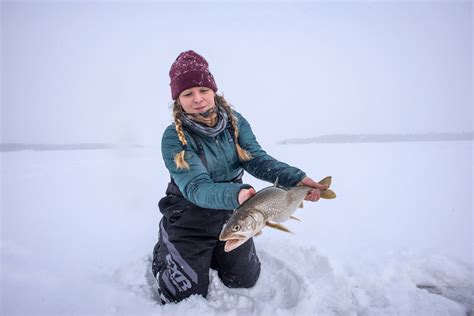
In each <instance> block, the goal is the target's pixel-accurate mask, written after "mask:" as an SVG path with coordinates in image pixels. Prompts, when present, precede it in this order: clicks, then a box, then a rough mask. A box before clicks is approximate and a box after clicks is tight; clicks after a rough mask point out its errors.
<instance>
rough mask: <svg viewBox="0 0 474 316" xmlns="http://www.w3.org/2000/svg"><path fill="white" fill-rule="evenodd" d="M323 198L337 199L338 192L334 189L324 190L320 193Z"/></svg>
mask: <svg viewBox="0 0 474 316" xmlns="http://www.w3.org/2000/svg"><path fill="white" fill-rule="evenodd" d="M320 196H321V198H323V199H335V198H336V193H335V192H334V191H333V190H329V189H328V190H323V191H321V194H320Z"/></svg>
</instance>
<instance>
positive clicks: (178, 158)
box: [173, 100, 189, 170]
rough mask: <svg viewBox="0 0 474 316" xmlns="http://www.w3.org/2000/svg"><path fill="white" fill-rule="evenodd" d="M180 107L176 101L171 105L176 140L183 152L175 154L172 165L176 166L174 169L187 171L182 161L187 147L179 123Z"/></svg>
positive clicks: (187, 166)
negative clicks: (178, 141)
mask: <svg viewBox="0 0 474 316" xmlns="http://www.w3.org/2000/svg"><path fill="white" fill-rule="evenodd" d="M181 113H182V112H181V105H179V103H178V100H176V101H174V104H173V118H174V125H175V129H176V133H177V134H178V138H179V140H180V141H181V144H182V145H183V150H181V151H180V152H179V153H177V154H176V155H175V156H174V163H175V164H176V167H177V168H178V169H187V170H189V164H188V163H187V162H186V160H185V159H184V153H185V149H186V146H187V145H188V141H187V140H186V137H185V136H184V132H183V124H182V123H181V119H180V117H181Z"/></svg>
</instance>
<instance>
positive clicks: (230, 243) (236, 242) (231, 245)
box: [224, 238, 249, 252]
mask: <svg viewBox="0 0 474 316" xmlns="http://www.w3.org/2000/svg"><path fill="white" fill-rule="evenodd" d="M248 239H249V238H238V239H237V238H232V239H227V241H226V242H225V245H224V251H225V252H229V251H232V250H234V249H235V248H237V247H239V246H240V245H242V244H243V243H245V242H246V241H247V240H248Z"/></svg>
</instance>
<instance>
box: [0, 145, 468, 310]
mask: <svg viewBox="0 0 474 316" xmlns="http://www.w3.org/2000/svg"><path fill="white" fill-rule="evenodd" d="M264 147H265V148H266V150H267V151H268V152H269V153H270V154H272V155H274V156H275V157H276V158H279V159H281V160H283V161H287V162H289V163H291V164H294V165H296V166H298V167H300V168H302V169H303V170H305V171H306V172H307V173H308V175H310V176H312V177H313V178H323V177H324V176H327V175H332V176H333V185H332V187H333V189H334V190H335V192H336V193H337V194H338V197H337V199H335V200H321V201H319V202H317V203H306V204H305V207H304V208H303V209H300V210H298V211H297V216H298V217H299V218H301V219H302V220H303V221H302V222H296V221H290V222H287V225H288V226H289V227H290V229H291V230H292V231H294V232H295V234H294V235H290V234H284V233H282V232H279V231H274V230H271V229H269V228H266V229H265V230H264V233H263V235H262V236H261V237H258V238H256V246H257V250H258V254H259V256H260V259H261V262H262V274H261V277H260V279H259V281H258V283H257V285H256V286H255V287H254V288H251V289H229V288H226V287H225V286H224V285H223V284H222V283H221V282H220V280H219V279H218V277H217V275H216V274H215V273H211V285H210V290H209V297H208V299H207V300H206V299H203V298H201V297H191V298H189V299H188V300H186V301H184V302H181V303H180V304H171V305H166V306H161V305H159V304H158V303H157V300H156V284H155V283H154V282H153V279H152V276H151V275H150V272H149V268H150V267H149V262H150V256H151V251H152V248H153V246H154V243H155V241H156V238H157V230H158V222H159V219H160V217H161V215H160V213H159V211H158V208H157V202H158V200H159V199H160V197H161V196H162V194H163V192H164V189H165V185H166V183H167V181H168V173H167V172H166V170H165V168H164V166H163V163H162V161H161V153H160V151H159V149H158V148H143V149H130V150H127V149H123V150H110V149H106V150H77V151H41V152H36V151H18V152H4V153H1V159H2V195H3V196H2V242H1V267H2V270H1V285H2V288H1V289H2V291H1V293H2V314H3V315H15V314H21V315H36V314H44V315H51V314H62V315H72V314H75V315H78V314H92V315H104V314H112V315H161V314H169V313H172V314H180V315H191V314H192V315H196V314H204V313H206V314H211V315H221V314H225V315H241V314H250V315H268V314H274V315H308V314H321V315H395V314H397V315H414V314H416V315H422V314H424V315H432V314H439V315H465V314H466V313H467V312H471V313H472V311H473V309H474V303H473V297H474V286H473V281H472V280H474V275H473V257H472V251H473V243H472V237H473V235H472V227H473V222H472V141H459V142H434V143H433V142H430V143H423V142H419V143H387V144H385V143H378V144H304V145H277V144H276V141H275V143H274V144H264ZM308 153H311V154H308ZM244 179H245V181H247V182H249V183H251V184H253V185H254V186H255V187H256V188H258V189H259V188H262V187H264V186H267V185H268V184H267V183H264V182H262V181H258V180H256V179H253V178H252V177H250V176H248V175H247V176H245V178H244Z"/></svg>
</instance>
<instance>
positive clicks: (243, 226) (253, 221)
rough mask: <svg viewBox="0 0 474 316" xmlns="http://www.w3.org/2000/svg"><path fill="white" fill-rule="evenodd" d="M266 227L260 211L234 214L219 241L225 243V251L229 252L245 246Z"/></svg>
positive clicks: (223, 229)
mask: <svg viewBox="0 0 474 316" xmlns="http://www.w3.org/2000/svg"><path fill="white" fill-rule="evenodd" d="M263 226H265V225H264V220H263V215H262V213H261V212H259V211H258V210H253V209H250V210H248V211H247V212H242V213H239V212H236V213H234V214H233V215H232V216H231V217H230V218H229V220H228V221H227V223H226V224H225V225H224V227H223V228H222V231H221V234H220V236H219V240H221V241H225V242H226V243H225V246H224V251H225V252H229V251H232V250H234V249H235V248H237V247H239V246H240V245H242V244H244V243H245V242H246V241H247V240H249V239H250V238H252V237H253V236H254V235H255V234H256V233H258V232H259V231H260V230H261V229H262V228H263Z"/></svg>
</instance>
